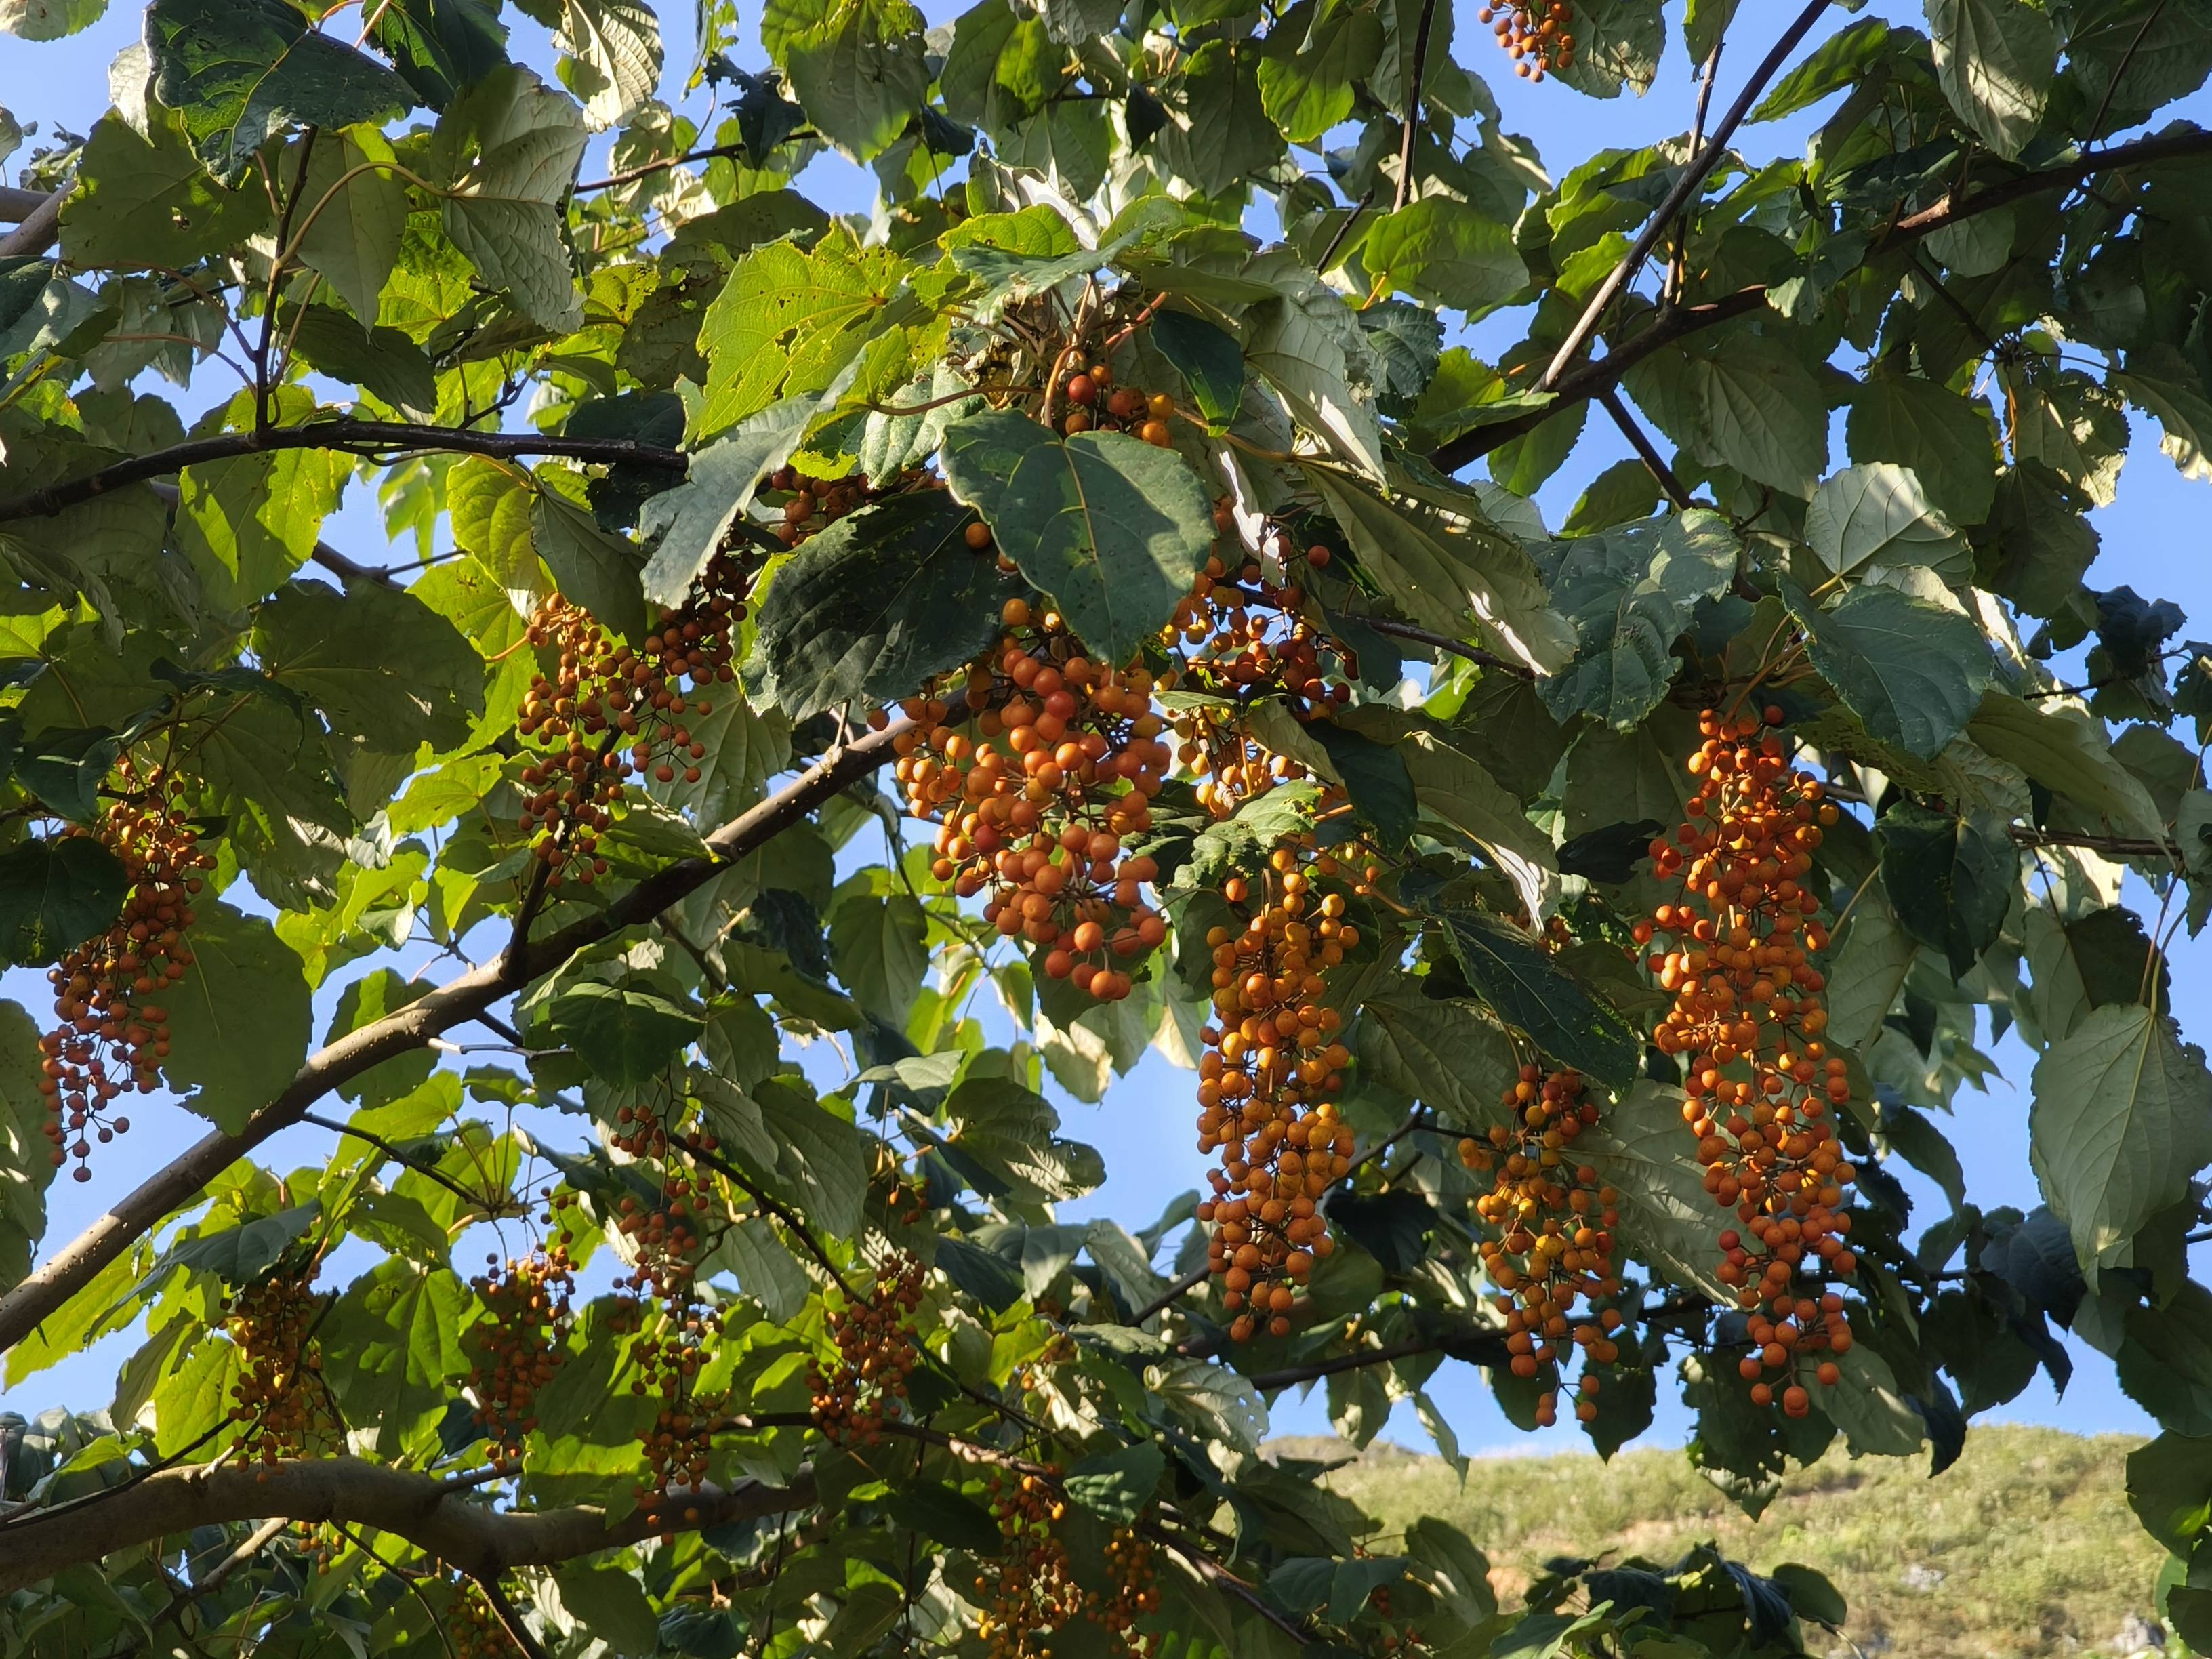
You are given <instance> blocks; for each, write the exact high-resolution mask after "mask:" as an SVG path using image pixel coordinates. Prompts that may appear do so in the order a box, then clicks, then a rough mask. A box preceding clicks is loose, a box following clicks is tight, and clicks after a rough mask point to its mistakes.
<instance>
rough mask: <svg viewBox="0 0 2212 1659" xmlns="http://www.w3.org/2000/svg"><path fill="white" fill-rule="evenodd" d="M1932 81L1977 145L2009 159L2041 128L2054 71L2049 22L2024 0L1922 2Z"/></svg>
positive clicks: (2055, 51)
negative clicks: (1931, 55)
mask: <svg viewBox="0 0 2212 1659" xmlns="http://www.w3.org/2000/svg"><path fill="white" fill-rule="evenodd" d="M1926 4H1927V9H1928V32H1929V35H1930V36H1931V37H1933V40H1934V44H1935V48H1936V80H1937V81H1938V82H1941V83H1942V88H1943V95H1944V97H1946V98H1947V99H1948V100H1950V104H1951V107H1952V108H1953V109H1954V110H1955V111H1957V112H1958V114H1959V118H1960V120H1962V121H1964V122H1965V123H1966V125H1967V127H1968V128H1969V129H1970V130H1972V131H1973V132H1974V133H1975V134H1976V135H1977V136H1978V137H1979V138H1980V139H1981V141H1982V142H1983V143H1985V144H1987V145H1988V146H1989V147H1990V149H1993V150H1995V151H1996V153H1997V154H1998V155H2002V156H2003V157H2004V158H2005V159H2006V160H2007V161H2013V160H2015V159H2016V158H2017V157H2018V156H2019V155H2020V153H2021V151H2022V150H2023V149H2027V142H2028V140H2029V139H2031V138H2033V137H2035V131H2036V129H2037V128H2038V127H2039V126H2040V125H2042V124H2043V106H2044V104H2045V101H2046V100H2048V98H2049V96H2050V94H2051V82H2053V81H2054V80H2055V79H2057V73H2058V37H2057V32H2056V31H2055V30H2054V29H2053V28H2052V27H2051V19H2050V18H2049V16H2047V15H2045V13H2044V11H2043V10H2042V9H2040V8H2039V7H2036V6H2031V5H2028V4H2027V3H2025V0H1926Z"/></svg>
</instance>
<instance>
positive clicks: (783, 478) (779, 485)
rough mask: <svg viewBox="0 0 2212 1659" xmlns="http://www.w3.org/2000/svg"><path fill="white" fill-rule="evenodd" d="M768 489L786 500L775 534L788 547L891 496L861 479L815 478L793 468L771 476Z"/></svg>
mask: <svg viewBox="0 0 2212 1659" xmlns="http://www.w3.org/2000/svg"><path fill="white" fill-rule="evenodd" d="M768 487H769V489H770V490H771V491H773V492H775V493H777V494H780V495H782V496H783V497H784V501H783V507H782V512H783V522H782V523H781V524H779V525H778V526H776V527H775V533H776V539H777V540H779V541H781V543H782V544H784V545H785V546H786V547H796V546H798V545H799V543H801V542H803V541H805V539H806V538H808V537H810V536H812V535H815V534H817V532H821V531H823V530H827V529H828V528H829V526H831V525H833V524H835V523H836V521H837V520H840V519H842V518H843V517H844V516H845V515H846V514H847V513H852V512H856V511H858V510H859V509H860V508H861V507H866V505H867V504H868V503H869V502H870V501H875V500H878V498H879V497H881V496H883V495H886V494H888V493H889V489H888V488H887V489H875V488H873V487H872V485H870V483H868V481H867V479H866V478H864V477H859V476H858V475H855V476H854V477H846V478H814V477H808V476H807V475H806V474H805V473H803V472H801V471H799V469H798V468H796V467H792V466H786V467H781V468H779V469H778V470H777V471H774V472H771V473H770V474H769V478H768Z"/></svg>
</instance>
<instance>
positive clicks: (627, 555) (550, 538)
mask: <svg viewBox="0 0 2212 1659" xmlns="http://www.w3.org/2000/svg"><path fill="white" fill-rule="evenodd" d="M568 476H573V475H562V474H559V473H556V472H554V471H552V470H551V469H550V468H541V469H540V470H539V472H538V489H537V491H536V492H535V494H534V495H532V497H531V501H530V535H531V543H532V546H533V547H535V548H536V549H537V552H538V557H539V558H541V559H543V560H544V562H545V567H546V568H547V569H549V570H550V571H551V572H552V573H553V582H554V586H556V587H558V588H559V589H560V590H561V592H562V593H564V594H566V595H567V596H568V598H569V599H572V600H574V602H575V603H576V604H578V605H581V606H583V607H584V609H585V610H586V611H590V612H591V613H592V620H593V621H595V622H597V623H599V625H600V626H601V627H603V628H605V629H606V630H607V631H608V632H609V633H610V634H611V635H614V636H615V637H616V638H617V639H635V638H637V637H638V636H639V635H641V634H642V633H643V632H644V631H645V596H644V591H643V589H642V587H641V585H640V584H641V576H642V573H643V566H642V562H641V559H640V558H639V556H638V550H637V549H636V548H635V547H634V546H633V545H631V544H630V543H629V541H628V540H626V539H625V538H623V537H620V536H617V535H613V534H611V533H610V532H607V531H605V530H603V529H601V528H600V527H599V520H596V519H594V518H593V517H592V514H591V512H590V510H589V509H588V508H586V507H582V506H580V505H579V504H578V503H577V502H575V501H571V500H570V499H569V498H568V495H565V494H564V493H563V492H562V489H561V487H560V486H561V485H562V483H565V482H566V480H567V477H568Z"/></svg>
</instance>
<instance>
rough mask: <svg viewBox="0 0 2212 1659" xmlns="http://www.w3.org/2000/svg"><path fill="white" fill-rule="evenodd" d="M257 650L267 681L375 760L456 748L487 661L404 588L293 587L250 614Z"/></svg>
mask: <svg viewBox="0 0 2212 1659" xmlns="http://www.w3.org/2000/svg"><path fill="white" fill-rule="evenodd" d="M253 642H254V648H255V650H256V651H257V653H258V654H259V656H260V659H261V665H262V669H263V671H264V672H265V673H267V674H268V675H269V676H270V678H271V679H273V680H275V681H276V684H278V685H280V686H282V687H283V688H285V689H286V690H289V691H293V692H296V693H297V694H298V695H299V696H302V697H304V698H306V699H307V701H308V702H311V703H313V704H314V705H315V707H316V708H319V709H320V710H321V711H322V712H323V714H324V716H325V719H327V720H328V721H329V723H330V727H331V732H333V733H334V734H335V735H337V737H338V738H341V739H342V740H344V741H346V742H349V743H354V744H360V745H361V746H362V748H364V749H368V750H373V751H374V752H376V753H379V754H391V755H404V756H405V757H408V758H409V759H410V760H411V759H413V757H414V755H415V751H416V748H417V747H418V746H419V745H421V744H425V743H427V744H430V745H431V746H432V747H433V748H434V749H450V748H453V747H454V746H456V745H457V744H459V743H461V742H462V740H463V739H465V738H466V737H467V736H468V732H469V727H470V723H471V720H473V719H474V718H475V717H476V716H477V714H479V713H481V712H482V710H483V682H484V665H483V658H481V657H479V656H478V655H477V653H476V650H475V647H472V646H471V645H470V644H469V642H468V641H466V640H465V639H464V638H462V637H461V635H460V631H459V629H456V628H455V627H454V626H453V623H450V622H448V621H447V620H446V618H445V617H441V616H440V615H439V614H438V613H437V612H436V611H433V610H431V609H430V607H429V606H428V605H424V604H423V603H422V601H421V600H420V599H416V597H415V596H414V595H413V594H411V593H410V592H407V591H406V590H405V589H404V588H394V587H386V586H381V585H380V584H378V583H374V582H362V583H357V584H356V585H354V586H350V587H348V588H345V589H343V590H339V589H333V588H330V587H325V586H319V585H318V586H307V585H306V584H304V583H302V584H295V585H294V586H289V587H287V588H286V589H284V590H283V592H280V593H278V594H277V596H276V598H275V599H272V600H270V602H269V603H268V604H266V605H263V606H262V607H261V609H260V611H258V613H257V614H256V617H255V627H254V635H253Z"/></svg>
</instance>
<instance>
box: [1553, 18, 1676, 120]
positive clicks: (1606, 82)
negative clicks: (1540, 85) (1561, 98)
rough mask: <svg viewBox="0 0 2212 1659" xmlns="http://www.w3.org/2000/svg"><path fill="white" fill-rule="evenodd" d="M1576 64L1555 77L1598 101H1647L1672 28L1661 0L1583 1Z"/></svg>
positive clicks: (1578, 19)
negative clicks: (1631, 97)
mask: <svg viewBox="0 0 2212 1659" xmlns="http://www.w3.org/2000/svg"><path fill="white" fill-rule="evenodd" d="M1575 40H1576V46H1575V61H1574V64H1573V65H1572V66H1571V67H1570V68H1567V69H1564V70H1553V76H1554V78H1556V79H1557V80H1559V82H1562V83H1564V84H1565V85H1567V86H1570V87H1572V88H1574V89H1575V90H1576V91H1577V92H1583V93H1588V94H1589V95H1590V96H1591V97H1593V98H1618V97H1619V96H1620V93H1621V88H1624V87H1626V88H1629V89H1631V90H1632V91H1633V92H1634V93H1635V94H1636V95H1637V96H1638V97H1639V98H1641V97H1642V96H1643V95H1644V94H1645V93H1647V92H1649V91H1650V89H1651V83H1652V82H1654V81H1655V80H1656V79H1657V78H1658V74H1659V58H1660V55H1661V53H1662V52H1664V51H1665V50H1666V45H1667V23H1666V19H1665V18H1664V17H1663V16H1662V15H1661V13H1660V9H1659V0H1577V3H1576V6H1575Z"/></svg>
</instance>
